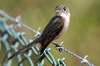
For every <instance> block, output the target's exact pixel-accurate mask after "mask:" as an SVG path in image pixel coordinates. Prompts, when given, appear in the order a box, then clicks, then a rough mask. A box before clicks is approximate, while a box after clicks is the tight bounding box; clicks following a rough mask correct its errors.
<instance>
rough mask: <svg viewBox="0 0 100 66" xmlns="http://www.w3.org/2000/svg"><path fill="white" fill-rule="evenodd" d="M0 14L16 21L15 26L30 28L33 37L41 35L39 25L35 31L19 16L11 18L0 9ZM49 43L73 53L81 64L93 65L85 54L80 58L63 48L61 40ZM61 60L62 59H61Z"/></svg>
mask: <svg viewBox="0 0 100 66" xmlns="http://www.w3.org/2000/svg"><path fill="white" fill-rule="evenodd" d="M0 15H2V16H3V17H5V18H7V19H9V20H11V21H12V22H14V23H16V25H17V26H20V27H24V28H26V29H28V30H30V31H31V32H33V33H35V35H34V37H39V36H40V35H41V33H40V32H39V30H40V27H39V28H38V29H37V31H36V30H34V29H32V28H30V27H28V26H27V25H25V24H23V22H22V21H21V16H17V17H16V18H13V17H11V16H9V15H8V14H7V13H5V12H4V11H2V10H0ZM51 43H52V44H53V45H55V46H56V47H57V49H58V50H59V51H60V52H62V51H64V52H67V53H69V54H71V55H73V56H74V57H76V58H78V59H79V60H80V61H81V63H82V64H87V65H88V66H94V65H93V64H91V63H90V62H89V61H88V60H87V59H86V58H87V55H86V56H85V57H84V58H82V57H80V56H78V55H77V54H75V53H73V52H71V51H69V50H67V49H65V48H64V47H63V46H62V43H63V41H62V42H61V43H60V44H58V43H56V42H51ZM49 50H50V49H49ZM49 50H48V51H49ZM44 54H45V51H44ZM43 56H44V55H42V56H40V58H42V59H43ZM63 61H64V59H63ZM42 62H43V61H42Z"/></svg>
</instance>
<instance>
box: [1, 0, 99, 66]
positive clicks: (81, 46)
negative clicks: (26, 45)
mask: <svg viewBox="0 0 100 66" xmlns="http://www.w3.org/2000/svg"><path fill="white" fill-rule="evenodd" d="M58 4H64V5H66V6H68V7H69V9H70V12H71V22H70V25H69V28H68V30H67V32H66V33H65V34H64V35H63V36H62V37H61V38H59V39H58V40H56V42H58V43H60V42H61V41H64V43H63V45H64V47H65V48H67V49H68V50H70V51H72V52H74V53H76V54H78V55H79V56H81V57H84V56H85V55H88V58H87V59H88V60H89V62H90V63H92V64H94V65H95V66H99V65H100V52H99V51H100V0H0V9H1V10H4V11H5V12H6V13H8V14H9V15H10V16H12V17H16V16H18V15H21V16H22V21H23V23H24V24H26V25H28V26H30V27H31V28H33V29H35V30H36V29H37V28H38V27H42V29H41V30H40V32H42V30H43V29H44V27H45V25H46V24H47V23H48V22H49V20H50V19H51V18H52V17H53V16H54V15H55V12H54V9H55V7H56V6H57V5H58ZM17 31H22V32H23V31H24V32H27V35H26V37H27V38H28V39H33V36H34V34H33V33H32V32H30V31H28V30H26V29H24V28H21V30H20V29H18V30H17ZM49 47H51V48H52V51H51V52H52V54H53V56H54V57H55V59H57V58H63V57H65V58H66V60H65V63H66V64H67V66H80V64H81V62H80V61H79V59H77V58H75V57H73V56H71V55H70V54H68V53H65V52H63V53H62V55H60V53H59V52H58V51H57V50H55V47H54V46H53V45H49ZM55 53H56V54H55ZM2 56H3V53H2V52H0V58H1V57H2ZM13 62H14V61H13ZM0 63H1V60H0ZM14 63H16V62H14ZM46 65H48V66H51V65H50V63H49V62H47V61H46V62H45V65H44V66H46ZM13 66H16V64H15V65H13ZM25 66H27V65H25ZM84 66H85V65H84Z"/></svg>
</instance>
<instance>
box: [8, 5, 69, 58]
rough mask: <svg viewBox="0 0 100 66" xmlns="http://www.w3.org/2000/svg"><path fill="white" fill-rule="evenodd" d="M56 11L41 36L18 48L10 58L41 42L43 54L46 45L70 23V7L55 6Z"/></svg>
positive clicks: (58, 35) (57, 36)
mask: <svg viewBox="0 0 100 66" xmlns="http://www.w3.org/2000/svg"><path fill="white" fill-rule="evenodd" d="M55 12H56V15H55V16H54V17H53V18H52V19H51V20H50V22H49V23H48V24H47V26H46V27H45V29H44V30H43V32H42V34H41V36H40V37H39V38H37V39H36V40H34V41H33V42H31V43H29V44H28V45H26V46H24V47H23V48H21V49H20V50H18V51H17V52H16V53H14V54H13V55H12V56H10V57H9V58H8V60H9V59H11V58H13V57H15V56H17V55H18V54H20V53H23V52H25V51H27V50H28V49H30V48H31V47H32V46H36V45H38V44H39V43H40V44H41V47H40V54H42V53H43V51H44V50H45V49H46V47H47V46H48V45H49V44H50V43H51V42H52V41H53V40H55V39H57V38H59V37H60V36H61V35H62V34H63V33H64V32H65V31H66V30H67V28H68V26H69V23H70V12H69V9H68V7H65V6H64V5H58V6H57V7H56V8H55Z"/></svg>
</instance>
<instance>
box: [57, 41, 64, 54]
mask: <svg viewBox="0 0 100 66" xmlns="http://www.w3.org/2000/svg"><path fill="white" fill-rule="evenodd" d="M63 42H64V41H62V42H61V43H60V44H59V45H56V49H57V50H58V51H59V52H60V54H62V52H63V49H62V48H64V46H62V44H63Z"/></svg>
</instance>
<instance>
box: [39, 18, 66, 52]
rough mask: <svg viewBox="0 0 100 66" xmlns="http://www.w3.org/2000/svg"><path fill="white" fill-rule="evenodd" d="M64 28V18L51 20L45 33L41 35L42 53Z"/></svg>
mask: <svg viewBox="0 0 100 66" xmlns="http://www.w3.org/2000/svg"><path fill="white" fill-rule="evenodd" d="M63 27H64V21H63V18H62V17H60V16H55V17H53V18H52V19H51V21H50V22H49V23H48V24H47V26H46V27H45V29H44V31H43V33H42V34H41V38H42V41H41V48H40V53H42V52H43V51H44V49H45V48H46V47H47V46H48V45H49V43H50V42H52V41H53V40H54V39H55V38H56V37H57V36H58V35H59V33H60V32H61V31H62V29H63Z"/></svg>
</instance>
